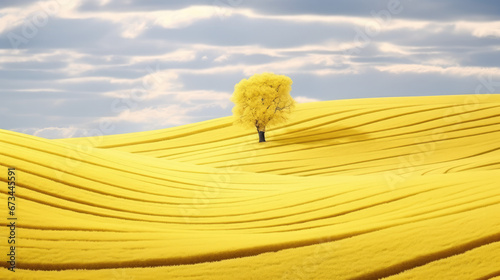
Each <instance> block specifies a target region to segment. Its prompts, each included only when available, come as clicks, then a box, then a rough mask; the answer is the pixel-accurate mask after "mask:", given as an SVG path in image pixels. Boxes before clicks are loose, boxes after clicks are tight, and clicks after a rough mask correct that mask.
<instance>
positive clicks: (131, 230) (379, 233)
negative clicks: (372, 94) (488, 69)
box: [0, 95, 500, 280]
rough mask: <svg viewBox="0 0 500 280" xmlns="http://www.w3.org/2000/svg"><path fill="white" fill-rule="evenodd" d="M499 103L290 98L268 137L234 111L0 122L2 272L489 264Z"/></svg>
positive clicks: (428, 274) (142, 275)
mask: <svg viewBox="0 0 500 280" xmlns="http://www.w3.org/2000/svg"><path fill="white" fill-rule="evenodd" d="M499 109H500V95H462V96H435V97H406V98H377V99H358V100H356V99H353V100H340V101H329V102H317V103H308V104H300V105H298V107H297V110H296V113H295V114H294V115H293V117H292V119H291V121H290V122H289V123H288V124H287V125H285V126H282V127H276V128H272V129H270V130H268V132H267V133H266V136H267V140H268V142H267V143H257V140H258V136H257V132H256V131H252V130H250V131H247V130H242V129H239V128H237V127H234V126H232V118H231V117H226V118H220V119H215V120H211V121H205V122H201V123H195V124H190V125H185V126H180V127H175V128H169V129H164V130H157V131H148V132H140V133H132V134H125V135H114V136H105V137H94V138H77V139H61V140H46V139H43V138H37V137H34V136H29V135H24V134H20V133H15V132H10V131H6V130H0V180H1V181H2V182H1V186H2V187H1V188H0V189H1V192H0V205H3V206H2V207H1V208H0V209H3V210H0V213H1V217H0V218H1V220H0V223H1V225H2V227H1V231H0V236H1V237H2V238H1V239H2V241H1V242H0V250H1V252H2V253H1V255H2V256H3V257H2V259H1V263H2V266H3V267H4V268H2V269H1V270H0V279H68V280H69V279H71V280H74V279H129V280H132V279H153V280H159V279H379V278H384V279H391V280H392V279H490V278H495V279H499V278H498V277H499V276H500V265H499V264H500V141H499V139H500V110H499ZM9 167H15V168H16V169H17V178H16V179H17V184H18V185H17V189H16V195H17V199H16V210H15V212H16V217H17V218H18V220H17V221H16V225H17V231H16V261H17V263H16V272H14V273H13V272H10V271H8V270H7V266H8V263H7V262H6V261H7V258H8V256H6V254H7V253H8V252H9V248H8V246H9V244H7V236H9V229H8V227H7V226H6V225H7V224H8V223H9V222H8V220H7V217H8V214H9V213H8V209H7V199H8V198H7V197H8V195H7V192H8V188H7V181H8V178H7V169H8V168H9Z"/></svg>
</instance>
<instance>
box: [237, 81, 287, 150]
mask: <svg viewBox="0 0 500 280" xmlns="http://www.w3.org/2000/svg"><path fill="white" fill-rule="evenodd" d="M291 90H292V79H290V78H289V77H287V76H284V75H275V74H273V73H262V74H255V75H253V76H252V77H250V78H249V79H248V80H247V79H243V80H241V81H240V82H239V83H238V84H236V85H235V86H234V92H233V96H231V101H232V102H234V104H235V106H234V108H233V115H234V117H235V121H234V123H235V124H237V125H241V126H243V127H255V128H257V132H258V133H259V142H266V137H265V132H266V128H267V127H268V126H272V125H277V124H281V123H284V122H286V121H287V120H288V117H289V116H290V113H291V112H292V109H293V108H294V107H295V100H293V98H292V97H291V96H290V91H291Z"/></svg>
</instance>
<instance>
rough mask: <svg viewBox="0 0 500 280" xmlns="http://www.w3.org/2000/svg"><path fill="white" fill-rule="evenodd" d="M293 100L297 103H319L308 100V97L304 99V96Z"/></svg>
mask: <svg viewBox="0 0 500 280" xmlns="http://www.w3.org/2000/svg"><path fill="white" fill-rule="evenodd" d="M293 99H294V100H295V101H297V103H309V102H318V101H321V100H319V99H316V98H309V97H306V96H297V97H294V98H293Z"/></svg>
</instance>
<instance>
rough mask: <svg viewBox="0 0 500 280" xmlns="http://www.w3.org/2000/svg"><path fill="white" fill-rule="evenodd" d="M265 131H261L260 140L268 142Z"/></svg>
mask: <svg viewBox="0 0 500 280" xmlns="http://www.w3.org/2000/svg"><path fill="white" fill-rule="evenodd" d="M264 133H266V132H265V131H259V142H266V136H265V135H264Z"/></svg>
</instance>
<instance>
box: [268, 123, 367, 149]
mask: <svg viewBox="0 0 500 280" xmlns="http://www.w3.org/2000/svg"><path fill="white" fill-rule="evenodd" d="M269 136H271V135H269ZM368 139H370V134H369V133H367V132H363V131H362V130H360V129H357V128H353V127H346V126H341V125H335V126H327V127H318V128H309V129H304V130H295V129H290V128H286V129H279V130H276V131H273V133H272V136H271V137H269V141H273V142H276V143H282V144H306V145H307V144H309V143H314V142H327V143H330V144H338V143H348V142H357V141H362V140H368ZM317 144H318V143H315V145H317Z"/></svg>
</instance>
